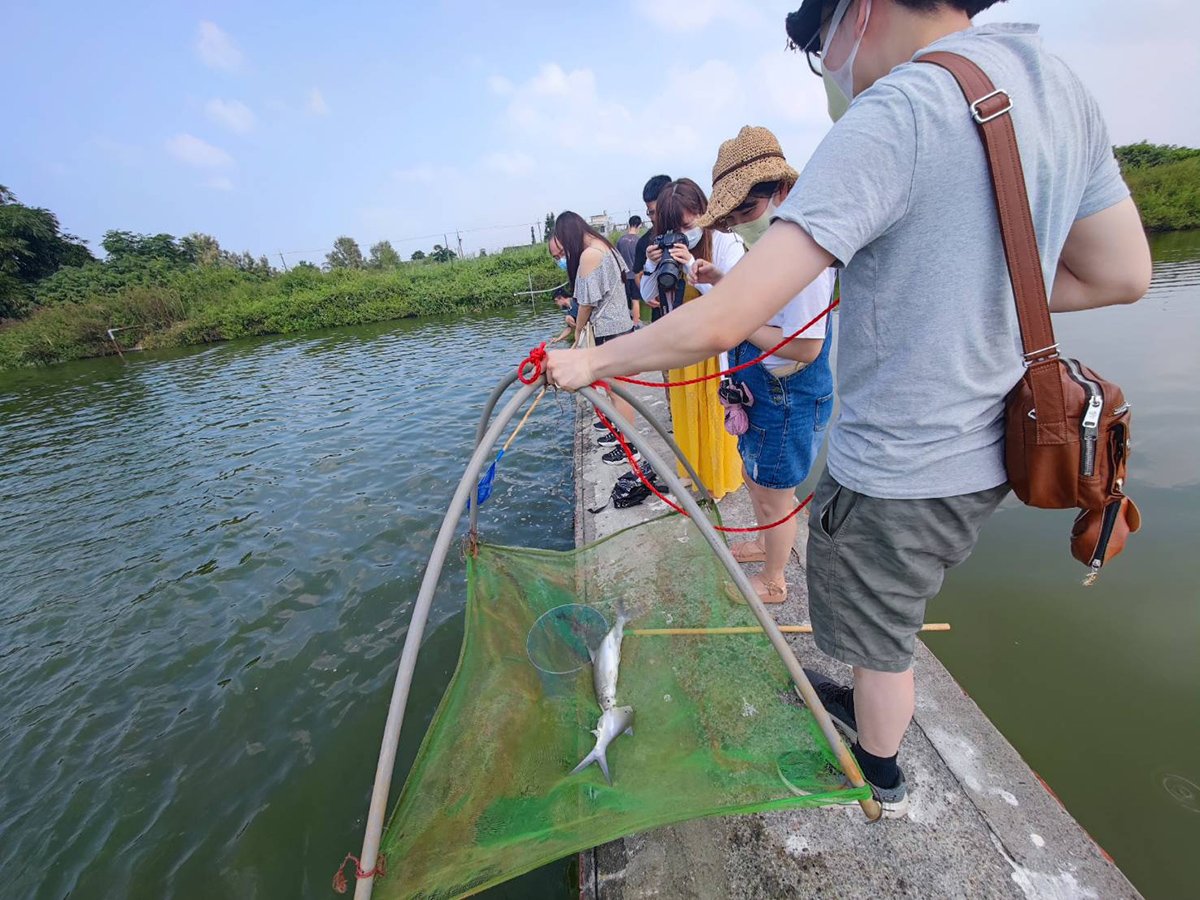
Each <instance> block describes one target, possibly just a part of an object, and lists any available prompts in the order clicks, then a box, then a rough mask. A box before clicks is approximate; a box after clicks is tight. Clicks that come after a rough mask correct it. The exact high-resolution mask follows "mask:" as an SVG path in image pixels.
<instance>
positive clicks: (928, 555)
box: [806, 470, 1008, 672]
mask: <svg viewBox="0 0 1200 900" xmlns="http://www.w3.org/2000/svg"><path fill="white" fill-rule="evenodd" d="M1007 493H1008V485H1007V484H1002V485H1000V486H998V487H994V488H988V489H987V490H984V491H976V492H975V493H973V494H960V495H958V496H955V497H937V498H933V499H929V500H883V499H879V498H877V497H868V496H867V495H866V494H860V493H858V492H856V491H852V490H850V488H848V487H844V486H842V485H840V484H838V482H837V480H836V479H834V477H833V476H832V475H830V474H829V471H828V470H826V471H825V472H823V473H822V474H821V480H820V481H819V482H818V483H817V489H816V491H815V492H814V494H815V496H814V497H813V505H812V514H811V515H810V516H809V520H808V556H807V560H806V570H807V576H808V609H809V615H810V616H811V619H812V626H813V638H814V639H815V640H816V642H817V646H818V647H820V648H821V651H822V652H824V653H827V654H829V655H830V656H832V657H833V658H834V659H836V660H839V661H841V662H844V663H846V664H847V665H850V666H862V667H863V668H866V669H871V670H873V671H876V672H904V671H906V670H907V669H908V668H909V666H911V665H912V658H913V651H914V650H915V649H916V644H917V632H918V631H920V630H921V625H922V624H923V623H924V621H925V605H926V603H928V601H929V600H930V599H931V598H932V597H935V596H936V595H937V592H938V591H939V590H941V588H942V579H943V578H944V577H945V574H946V570H947V569H949V568H952V567H953V566H956V565H958V564H959V563H961V562H963V561H964V560H965V559H966V558H967V557H968V556H970V555H971V551H972V550H973V549H974V548H975V542H976V541H977V540H978V539H979V530H980V529H981V528H982V527H983V523H984V522H986V521H987V520H988V518H989V517H990V516H991V514H992V513H993V512H995V511H996V507H997V506H999V505H1000V501H1001V500H1003V499H1004V497H1005V495H1006V494H1007Z"/></svg>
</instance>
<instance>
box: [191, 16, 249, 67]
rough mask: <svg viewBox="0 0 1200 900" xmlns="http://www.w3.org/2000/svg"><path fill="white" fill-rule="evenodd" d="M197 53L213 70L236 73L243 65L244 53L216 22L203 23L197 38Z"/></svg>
mask: <svg viewBox="0 0 1200 900" xmlns="http://www.w3.org/2000/svg"><path fill="white" fill-rule="evenodd" d="M196 53H197V54H199V56H200V60H201V61H202V62H203V63H204V64H205V65H206V66H208V67H209V68H211V69H220V70H222V71H224V72H236V71H237V70H238V69H239V68H241V65H242V51H241V50H239V49H238V48H237V45H236V44H234V42H233V38H231V37H230V36H229V35H227V34H226V33H225V32H224V31H222V30H221V29H220V28H219V27H218V26H217V25H216V23H214V22H201V23H200V31H199V34H197V36H196Z"/></svg>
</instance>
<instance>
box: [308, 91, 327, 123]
mask: <svg viewBox="0 0 1200 900" xmlns="http://www.w3.org/2000/svg"><path fill="white" fill-rule="evenodd" d="M308 111H309V112H310V113H312V114H313V115H314V116H327V115H329V104H328V103H326V102H325V95H324V94H322V93H321V92H320V91H319V90H317V89H316V88H313V89H312V90H311V91H309V92H308Z"/></svg>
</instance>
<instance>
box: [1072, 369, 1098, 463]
mask: <svg viewBox="0 0 1200 900" xmlns="http://www.w3.org/2000/svg"><path fill="white" fill-rule="evenodd" d="M1063 362H1064V363H1066V364H1067V372H1068V374H1070V376H1071V380H1072V381H1074V382H1075V383H1076V384H1078V385H1079V386H1080V387H1082V388H1083V390H1084V393H1086V394H1087V397H1088V402H1087V408H1086V409H1084V411H1083V421H1082V422H1080V425H1079V436H1080V439H1081V440H1082V441H1083V452H1082V453H1081V454H1080V456H1079V474H1080V475H1095V474H1096V443H1097V442H1098V441H1099V439H1100V413H1101V411H1102V410H1103V409H1104V392H1103V391H1102V390H1101V389H1100V385H1098V384H1097V383H1096V382H1094V381H1092V380H1091V379H1090V378H1088V377H1087V376H1086V375H1084V374H1083V370H1082V369H1080V367H1079V361H1078V360H1075V359H1064V360H1063Z"/></svg>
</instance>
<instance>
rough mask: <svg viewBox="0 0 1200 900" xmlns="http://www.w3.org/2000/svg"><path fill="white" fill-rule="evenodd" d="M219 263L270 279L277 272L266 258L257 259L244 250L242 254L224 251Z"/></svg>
mask: <svg viewBox="0 0 1200 900" xmlns="http://www.w3.org/2000/svg"><path fill="white" fill-rule="evenodd" d="M219 262H220V265H223V266H226V267H228V268H230V269H236V270H237V271H239V272H245V273H247V274H249V275H261V276H264V277H269V276H271V275H272V274H274V272H275V270H274V269H272V268H271V263H270V261H269V260H268V259H267V258H266V257H265V256H259V257H256V256H255V255H254V254H253V253H251V252H250V251H249V250H243V251H242V252H241V253H234V252H232V251H230V250H222V251H221V256H220V260H219Z"/></svg>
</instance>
